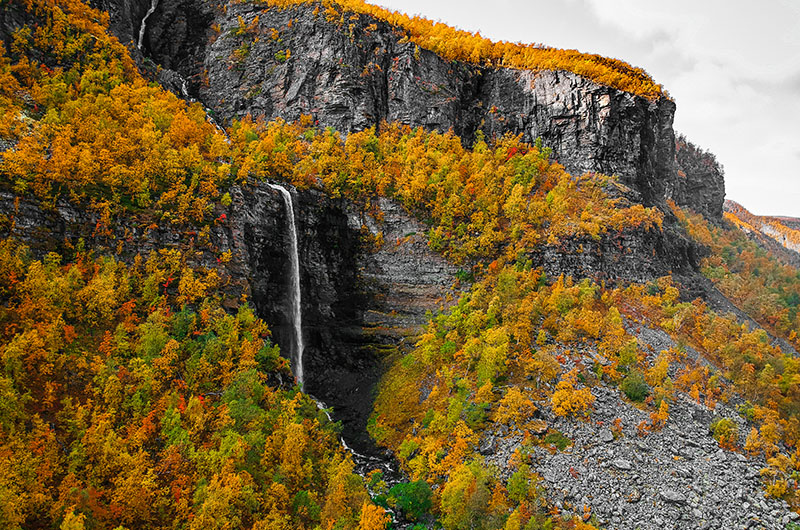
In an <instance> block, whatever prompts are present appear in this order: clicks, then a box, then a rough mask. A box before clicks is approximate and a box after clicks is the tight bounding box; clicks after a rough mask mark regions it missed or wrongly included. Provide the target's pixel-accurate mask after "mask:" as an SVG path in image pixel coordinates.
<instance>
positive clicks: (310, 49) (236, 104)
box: [200, 4, 675, 204]
mask: <svg viewBox="0 0 800 530" xmlns="http://www.w3.org/2000/svg"><path fill="white" fill-rule="evenodd" d="M239 17H241V20H243V21H244V27H245V28H247V29H245V30H242V29H240V26H242V23H240V22H239V20H240V19H239ZM256 17H258V21H257V22H254V21H255V19H256ZM216 22H217V23H218V24H219V25H220V27H221V32H220V34H219V36H218V37H217V38H216V40H215V41H214V42H213V43H212V44H211V45H210V46H209V48H208V49H207V50H206V52H205V53H206V55H205V68H206V70H207V72H208V84H207V85H206V86H204V87H202V88H201V89H200V98H201V99H202V100H203V101H204V102H205V103H206V105H208V106H209V107H211V108H213V109H215V111H217V112H218V113H219V115H220V116H221V117H222V118H223V119H224V120H230V119H232V118H236V117H241V116H243V115H245V114H252V115H254V116H264V117H265V118H268V119H269V118H275V117H281V118H284V119H286V120H295V119H297V118H299V117H300V116H301V115H302V114H310V115H312V116H313V117H314V119H315V120H317V121H318V122H319V124H320V125H321V126H332V127H334V128H336V129H338V130H340V131H342V132H345V133H347V132H351V131H358V130H362V129H364V128H366V127H369V126H372V125H375V124H379V123H380V122H381V121H382V120H387V121H390V122H400V123H404V124H407V125H411V126H422V127H425V128H427V129H434V130H439V131H447V130H451V129H452V130H453V131H454V132H455V133H456V134H458V135H459V136H460V137H462V138H463V139H464V141H466V142H467V143H471V142H472V141H473V140H474V138H475V136H476V134H477V132H478V131H479V130H480V131H483V132H484V133H485V135H486V136H487V137H494V136H501V135H503V134H506V133H513V134H521V135H522V137H523V139H524V140H526V141H529V142H533V141H534V140H535V139H536V138H538V137H541V138H542V140H543V143H544V145H545V146H549V147H552V148H553V151H554V153H555V156H556V158H557V159H558V161H559V162H561V163H562V164H564V166H565V167H566V168H567V169H568V170H569V171H571V172H574V173H579V174H581V173H584V172H587V171H598V172H603V173H607V174H616V175H619V176H620V177H621V179H622V182H623V183H625V184H626V185H629V186H630V187H632V188H634V189H636V190H638V191H639V192H640V193H641V196H642V199H643V200H644V202H645V203H646V204H658V203H660V202H661V201H663V197H664V191H665V186H666V183H667V181H668V180H670V179H672V178H673V177H674V175H675V170H674V150H675V146H674V136H673V132H672V118H673V114H674V109H675V105H674V103H673V102H672V101H670V100H668V99H666V98H662V99H659V100H657V101H648V100H647V99H644V98H641V97H637V96H633V95H631V94H628V93H626V92H621V91H618V90H614V89H611V88H608V87H605V86H601V85H598V84H596V83H594V82H592V81H589V80H587V79H584V78H582V77H580V76H577V75H574V74H572V73H568V72H563V71H539V72H532V71H524V70H514V69H509V68H489V67H478V66H474V65H468V64H465V63H459V62H456V61H447V60H445V59H443V58H442V57H440V56H438V55H436V54H435V53H432V52H430V51H428V50H424V49H421V48H419V47H417V46H416V45H415V44H413V43H410V42H403V41H402V40H401V38H400V37H401V36H402V34H401V33H400V32H399V30H397V29H396V28H393V27H390V26H388V25H387V24H385V23H383V22H381V21H378V20H375V19H373V18H371V17H367V16H358V17H355V18H353V19H352V20H350V19H348V20H346V21H344V22H339V21H338V19H337V20H335V21H328V20H326V17H325V14H324V10H321V11H320V12H318V13H316V14H315V13H314V11H313V8H312V7H308V6H303V7H296V8H291V9H287V10H277V9H269V10H265V9H262V8H259V7H256V6H253V5H248V4H231V5H229V6H228V9H227V13H226V14H225V15H222V16H220V17H218V18H217V21H216ZM290 26H291V27H290ZM273 28H274V30H275V32H273Z"/></svg>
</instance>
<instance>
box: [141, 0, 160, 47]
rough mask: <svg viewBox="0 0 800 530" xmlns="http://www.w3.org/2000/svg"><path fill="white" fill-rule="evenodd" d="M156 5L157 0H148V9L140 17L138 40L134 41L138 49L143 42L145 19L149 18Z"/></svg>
mask: <svg viewBox="0 0 800 530" xmlns="http://www.w3.org/2000/svg"><path fill="white" fill-rule="evenodd" d="M157 7H158V0H150V9H148V10H147V13H146V14H145V15H144V17H143V18H142V25H141V26H139V42H137V43H136V47H137V48H139V49H140V50H141V49H142V45H143V44H144V32H145V30H146V29H147V19H148V18H150V15H152V14H153V12H154V11H155V10H156V8H157Z"/></svg>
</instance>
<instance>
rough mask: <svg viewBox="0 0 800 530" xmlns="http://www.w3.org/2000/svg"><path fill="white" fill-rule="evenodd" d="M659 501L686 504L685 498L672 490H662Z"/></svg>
mask: <svg viewBox="0 0 800 530" xmlns="http://www.w3.org/2000/svg"><path fill="white" fill-rule="evenodd" d="M659 495H660V496H661V500H663V501H664V502H669V503H672V504H686V497H684V496H683V495H681V494H680V493H678V492H677V491H673V490H664V491H662V492H661V493H660V494H659Z"/></svg>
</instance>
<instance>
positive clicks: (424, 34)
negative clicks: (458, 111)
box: [258, 0, 665, 100]
mask: <svg viewBox="0 0 800 530" xmlns="http://www.w3.org/2000/svg"><path fill="white" fill-rule="evenodd" d="M258 1H259V2H260V3H263V4H266V5H268V6H271V7H278V8H282V9H286V8H289V7H291V6H295V5H304V4H309V5H316V6H317V12H318V13H319V14H320V15H324V16H325V17H326V18H327V19H328V20H329V21H339V22H340V23H342V24H348V23H350V22H351V21H352V20H354V18H353V17H355V18H356V19H357V18H358V17H359V16H369V17H372V18H374V19H378V20H382V21H385V22H387V23H389V24H391V25H392V26H395V27H397V28H399V29H400V30H401V31H403V32H404V33H405V36H406V37H407V38H408V40H410V41H411V42H414V43H416V44H417V45H419V46H421V47H422V48H425V49H428V50H431V51H433V52H435V53H436V54H438V55H440V56H442V57H444V58H445V59H448V60H453V61H463V62H467V63H472V64H477V65H488V66H502V67H508V68H519V69H525V70H566V71H568V72H573V73H575V74H578V75H580V76H582V77H586V78H588V79H591V80H593V81H595V82H597V83H599V84H601V85H606V86H609V87H612V88H616V89H618V90H623V91H625V92H630V93H633V94H636V95H639V96H643V97H646V98H648V99H651V100H655V99H658V98H660V97H663V96H665V93H664V90H663V88H662V87H661V85H658V84H656V83H655V81H653V79H652V78H651V77H650V76H649V75H648V74H647V72H645V71H644V70H642V69H641V68H636V67H633V66H631V65H629V64H627V63H625V62H623V61H620V60H618V59H610V58H608V57H603V56H601V55H596V54H589V53H581V52H579V51H577V50H562V49H558V48H550V47H547V46H541V45H523V44H519V43H511V42H505V41H502V42H493V41H491V40H489V39H486V38H484V37H482V36H481V35H480V33H471V32H468V31H463V30H459V29H456V28H453V27H451V26H448V25H446V24H442V23H437V22H433V21H431V20H428V19H426V18H422V17H419V16H414V17H409V16H408V15H405V14H403V13H399V12H395V11H390V10H387V9H384V8H381V7H378V6H375V5H372V4H368V3H367V2H365V1H364V0H321V1H320V0H258Z"/></svg>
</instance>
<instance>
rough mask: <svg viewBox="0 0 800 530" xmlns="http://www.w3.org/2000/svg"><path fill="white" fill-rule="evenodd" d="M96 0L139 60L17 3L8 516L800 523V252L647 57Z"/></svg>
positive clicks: (66, 20) (5, 426) (426, 30)
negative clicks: (692, 126)
mask: <svg viewBox="0 0 800 530" xmlns="http://www.w3.org/2000/svg"><path fill="white" fill-rule="evenodd" d="M104 7H106V8H108V9H109V10H110V11H111V12H112V15H111V19H110V20H111V24H112V26H113V28H114V31H115V32H116V34H117V35H119V36H120V37H122V39H123V41H124V42H130V41H136V42H138V35H139V29H140V27H141V26H142V25H143V24H144V31H143V34H144V40H143V43H142V44H143V46H142V48H141V50H139V49H138V47H136V46H131V47H130V48H129V49H126V48H124V47H123V46H121V45H120V44H119V43H118V42H117V41H116V40H115V39H114V38H112V37H110V36H109V34H108V30H107V27H106V24H107V19H106V15H104V14H102V13H101V12H99V11H95V10H93V9H90V8H89V7H87V6H86V5H85V4H82V3H81V2H79V1H77V0H63V1H59V2H55V3H53V2H37V1H33V2H30V3H18V2H5V3H4V4H3V9H2V18H1V19H0V37H2V40H3V42H4V48H3V49H2V50H0V51H2V60H0V69H1V70H0V75H2V78H3V80H4V83H3V84H2V88H0V96H2V98H1V99H0V110H2V114H3V116H4V117H5V120H4V121H3V129H2V131H0V136H2V144H1V145H2V161H1V162H0V175H2V192H1V193H0V205H2V214H3V217H2V219H0V220H2V223H0V228H2V230H3V237H5V238H6V239H5V240H4V242H3V243H2V245H3V246H2V248H1V249H0V250H2V252H0V256H2V260H3V261H2V267H0V289H2V290H1V291H0V292H2V293H3V296H2V305H0V329H2V335H0V337H2V340H0V361H2V364H0V368H1V369H2V373H0V377H1V378H2V379H0V385H2V388H1V389H2V392H3V394H4V399H3V400H2V402H3V406H2V407H0V426H2V431H0V448H1V450H0V467H2V469H4V470H5V472H4V473H3V474H2V476H3V477H4V478H3V479H2V481H0V488H3V492H4V494H3V495H0V506H2V510H1V511H0V513H2V514H3V517H4V518H5V519H4V522H5V523H7V525H8V526H10V527H53V526H61V527H63V528H73V527H74V528H81V527H107V526H108V527H118V526H122V527H126V528H140V527H141V528H154V527H155V528H160V527H164V528H166V527H175V526H181V525H182V526H188V527H197V528H201V527H202V528H206V527H215V526H217V527H220V528H221V527H252V528H362V529H373V528H376V529H377V528H386V527H387V525H388V523H389V519H390V518H392V519H393V520H394V521H393V524H394V525H395V526H399V527H406V528H410V527H414V526H415V525H416V528H420V527H424V528H434V527H438V526H439V525H441V526H443V527H444V528H447V529H460V528H487V529H488V528H505V529H508V530H516V529H522V528H531V529H533V528H553V527H559V528H578V529H581V528H591V527H594V526H598V525H599V526H604V527H609V528H628V527H632V526H640V527H642V528H660V527H665V526H666V527H669V525H670V524H673V525H674V526H675V527H695V526H697V527H702V526H706V527H727V526H731V525H734V524H742V523H744V524H747V525H748V526H754V527H761V528H783V527H785V526H786V524H787V523H789V522H791V521H794V520H796V519H797V518H798V515H797V514H796V513H795V512H794V511H792V510H794V509H797V506H798V495H797V487H798V484H797V481H796V476H797V473H798V472H800V471H798V470H800V463H798V456H797V452H796V444H797V442H798V440H800V420H798V413H800V409H799V408H798V406H797V403H798V398H800V395H798V383H797V382H798V381H800V375H798V374H800V364H798V363H797V361H796V359H795V357H794V356H793V346H794V347H797V346H800V343H798V340H799V339H798V336H797V328H798V327H800V325H799V324H800V321H799V320H798V313H797V301H798V300H800V276H798V273H797V269H796V268H793V267H791V266H786V265H783V264H780V263H779V262H778V261H776V259H775V258H774V257H773V256H771V255H770V254H768V253H766V252H764V251H763V250H761V249H759V248H758V247H756V246H755V244H753V243H752V242H750V241H748V240H747V239H746V238H745V237H744V236H743V235H742V234H741V233H739V232H738V231H737V230H734V229H732V228H731V227H730V226H729V225H727V224H726V223H724V222H723V221H722V220H721V219H720V213H721V201H722V197H723V194H724V187H723V184H722V173H721V168H720V167H719V166H718V165H717V164H716V162H715V161H714V160H713V157H711V156H710V155H708V154H707V153H704V152H702V150H699V149H697V148H695V147H694V146H691V144H689V143H688V142H685V141H684V140H682V139H679V140H678V142H677V143H676V141H675V134H674V132H673V131H672V112H673V109H674V103H673V102H672V101H670V100H669V99H668V98H667V97H666V96H665V95H664V94H663V92H662V91H661V90H660V88H659V87H657V86H656V85H655V84H654V83H652V81H651V80H650V79H649V77H647V76H646V75H645V74H643V72H641V71H640V70H636V69H633V68H631V67H629V66H627V65H624V64H623V63H620V62H618V61H613V60H604V59H602V58H598V57H596V56H576V55H575V54H573V53H571V52H558V51H552V50H540V51H541V52H542V53H541V54H540V55H541V56H550V57H551V58H553V59H554V60H555V61H556V62H554V63H546V65H549V66H553V67H559V68H561V67H563V68H572V69H573V70H576V71H577V72H564V71H560V70H559V71H554V70H546V69H537V70H523V69H518V68H517V67H519V66H523V65H528V66H530V65H534V66H537V67H538V66H542V64H540V63H536V62H535V60H534V59H533V58H530V60H531V61H534V62H531V63H528V62H526V63H524V64H523V63H513V61H517V60H522V59H520V56H523V58H524V54H525V53H526V52H527V51H530V52H532V53H533V52H534V51H536V49H535V48H524V47H518V46H508V45H504V44H500V45H493V44H491V43H486V42H487V41H484V40H482V39H479V38H477V37H475V36H468V35H465V34H463V33H458V32H454V30H450V29H447V28H439V29H435V28H434V29H435V31H433V30H431V28H433V26H431V24H430V23H428V22H425V21H419V20H409V19H407V18H403V17H402V16H399V15H393V14H390V13H386V12H384V11H381V10H378V9H375V8H372V7H370V6H368V5H366V4H362V3H360V2H325V3H307V2H280V3H276V2H268V3H265V4H248V3H231V4H225V5H223V6H215V5H212V4H207V3H205V2H201V1H183V2H170V1H168V0H162V1H161V2H159V3H157V4H156V3H154V4H147V5H146V4H144V3H139V2H133V1H119V2H116V1H107V2H106V3H105V4H104ZM150 7H154V8H155V9H154V10H152V13H151V15H150V16H148V17H147V19H146V21H145V20H144V17H145V15H146V13H147V12H148V10H149V8H150ZM171 22H176V23H175V24H171ZM440 34H445V35H450V36H455V37H457V38H463V39H464V43H463V44H459V45H457V46H455V47H453V46H441V43H440V44H437V42H436V41H435V37H436V36H437V35H440ZM206 37H212V38H211V39H210V41H209V40H208V39H207V38H206ZM425 46H427V47H429V48H431V49H432V50H428V49H425ZM331 50H333V52H332V51H331ZM465 50H469V52H470V53H469V54H466V55H465ZM435 52H436V53H435ZM131 53H132V54H133V58H135V59H136V60H137V61H138V62H139V66H140V68H141V70H142V72H144V74H145V75H153V76H157V77H158V79H160V80H161V81H162V82H163V83H164V84H165V85H166V86H170V87H172V88H173V89H174V91H175V92H177V93H179V94H180V93H183V94H182V95H183V97H184V98H185V99H181V98H179V97H176V95H174V94H169V93H168V92H166V91H165V90H164V89H162V88H161V87H158V86H154V85H151V84H148V83H147V82H145V80H144V77H143V75H142V74H140V72H139V71H138V70H137V68H136V64H135V63H134V60H133V59H132V58H131V55H130V54H131ZM437 53H438V54H437ZM536 53H537V54H539V52H536ZM142 54H144V55H146V56H148V58H146V59H145V58H144V57H143V56H142ZM548 54H549V55H548ZM575 59H580V60H581V61H583V60H586V61H588V62H587V63H586V64H584V65H582V66H581V68H589V69H590V70H591V69H592V68H594V66H596V65H599V67H601V68H600V73H592V72H590V71H586V70H583V71H581V70H579V69H578V67H577V66H574V64H575V63H574V60H575ZM153 60H155V61H157V62H159V63H161V64H162V65H164V66H167V67H169V68H172V70H170V69H169V68H165V69H160V70H159V68H157V67H154V66H153V64H152V61H153ZM525 60H526V61H527V60H528V59H525ZM536 60H538V59H536ZM570 61H573V63H570ZM509 63H513V64H509ZM370 64H372V65H373V66H370ZM570 64H572V65H573V66H570ZM511 66H514V67H515V68H511ZM579 66H580V65H579ZM206 68H207V69H208V72H207V78H206V77H205V73H206V72H205V69H206ZM603 72H605V73H608V72H611V73H615V72H616V73H619V74H620V75H622V78H621V79H622V81H620V80H619V79H617V80H616V81H614V80H611V81H609V80H608V78H606V77H603V76H604V75H605V74H604V73H603ZM580 73H583V74H584V75H587V76H589V77H590V78H585V77H581V76H580V75H578V74H580ZM184 79H186V83H185V85H184V82H183V81H184ZM626 79H628V80H630V79H633V80H634V81H637V82H638V81H641V83H644V84H643V85H639V84H636V83H634V84H633V85H628V84H626V82H625V80H626ZM531 83H533V84H531ZM603 83H606V84H603ZM608 85H613V87H612V86H608ZM614 87H616V88H614ZM648 87H649V88H648ZM625 90H631V91H632V92H626V91H625ZM192 94H193V95H194V96H195V97H199V99H200V100H201V101H202V105H201V104H199V103H198V102H194V101H193V100H192V98H191V95H192ZM452 98H455V99H452ZM205 107H208V108H210V109H211V111H210V114H211V115H213V116H216V118H218V119H219V121H220V122H221V123H224V124H225V125H226V128H225V129H222V128H220V127H218V126H217V125H216V121H215V120H213V119H212V118H211V115H209V111H207V110H206V108H205ZM247 114H250V115H251V116H247ZM240 118H241V119H240ZM272 118H285V119H286V120H288V121H284V120H283V119H277V120H273V121H267V120H269V119H272ZM384 120H388V121H384ZM416 126H419V127H417V128H413V127H416ZM337 128H338V129H341V130H339V131H337V130H336V129H337ZM450 129H452V131H450ZM506 133H513V134H518V136H516V137H515V136H512V135H507V134H506ZM537 137H541V140H538V141H537ZM676 149H677V153H676ZM559 162H561V163H559ZM562 163H563V165H562ZM601 171H607V172H609V173H614V174H612V175H610V176H606V175H603V174H601V173H600V172H601ZM277 185H282V186H285V187H287V188H289V190H290V194H289V195H290V197H291V200H292V203H293V209H294V211H295V215H296V218H295V219H294V220H293V223H291V224H294V225H295V226H296V227H297V232H296V235H295V236H294V237H296V238H297V240H296V241H289V239H288V238H290V237H293V235H292V234H293V231H292V232H290V231H289V230H288V227H289V225H290V223H289V220H288V218H287V214H288V212H289V211H290V210H289V209H287V207H286V205H285V203H284V201H283V198H282V196H281V195H280V194H279V193H278V191H276V190H275V189H274V188H273V186H277ZM681 206H683V207H688V208H691V209H693V210H696V212H697V213H693V212H691V211H688V210H685V209H683V208H681ZM703 216H705V217H703ZM20 241H22V242H23V243H20ZM293 244H296V246H297V248H298V250H299V258H300V266H299V269H300V270H299V273H298V276H297V277H294V276H293V275H294V273H293V272H292V270H293V267H291V266H290V262H291V258H292V256H291V255H290V248H291V247H292V246H294V245H293ZM28 249H29V250H28ZM296 280H298V281H299V283H300V286H301V287H300V290H301V309H302V316H303V319H302V322H303V324H302V329H301V332H302V334H303V339H304V342H305V344H306V351H305V354H304V368H305V373H306V374H307V376H306V383H305V386H304V387H303V389H302V390H305V391H311V392H312V393H313V394H314V395H316V396H317V397H320V398H323V399H324V401H325V402H326V403H327V404H329V405H332V406H333V413H332V414H333V419H337V420H342V423H341V424H337V423H333V422H331V421H330V420H331V418H330V417H329V416H328V415H327V413H325V412H324V411H320V410H319V409H318V406H322V405H321V404H320V403H319V402H317V403H315V402H314V400H313V399H312V398H310V397H309V396H308V395H306V394H304V393H303V392H302V391H301V389H299V388H297V387H295V386H294V385H293V381H292V378H291V375H290V372H289V368H290V367H289V366H288V364H289V363H288V361H287V358H289V357H290V355H289V353H290V352H291V353H296V350H297V348H298V343H297V341H296V340H295V339H294V336H295V335H294V332H295V328H294V326H295V325H296V323H297V322H298V319H296V318H290V317H289V316H288V313H289V311H288V309H287V308H288V307H289V295H288V293H289V292H290V291H289V286H290V285H294V282H295V281H296ZM695 294H700V295H703V296H706V297H707V302H706V301H704V300H703V299H701V298H698V299H693V298H694V295H695ZM712 295H713V296H712ZM714 297H716V298H714ZM714 300H716V301H720V300H723V301H724V302H725V303H727V304H734V307H736V306H738V311H739V312H738V313H737V314H732V315H721V314H718V313H715V312H714V311H713V310H711V309H709V305H710V304H711V303H712V302H713V301H714ZM714 307H723V305H721V304H719V305H714ZM737 315H739V316H737ZM741 315H747V317H748V319H743V318H741ZM258 317H260V318H261V319H263V320H260V319H259V318H258ZM267 324H269V328H267ZM269 329H271V330H272V332H274V336H272V338H270V336H271V332H270V331H269ZM273 340H274V341H275V343H277V345H280V347H281V348H280V350H279V349H278V348H277V347H276V346H275V344H274V343H273V342H272V341H273ZM280 352H282V356H279V353H280ZM291 357H292V358H297V357H298V356H297V355H292V356H291ZM373 402H374V403H373ZM340 431H341V432H342V433H343V434H344V441H345V442H346V443H347V444H350V445H352V446H354V447H355V448H356V449H358V450H359V451H362V452H364V453H367V454H362V455H360V454H358V453H357V452H348V451H346V450H345V449H344V447H343V446H342V445H340V444H339V443H338V441H337V434H338V433H339V432H340ZM367 432H368V433H369V436H371V437H372V438H373V439H374V441H375V442H377V443H378V444H380V446H382V447H384V448H386V449H388V450H389V451H390V453H391V455H393V456H394V457H395V458H396V462H397V463H398V464H399V466H400V468H401V470H400V473H394V472H393V471H392V462H391V459H389V458H387V455H386V453H385V452H383V451H382V450H379V449H377V448H376V447H375V446H374V445H373V444H372V442H371V441H370V439H369V437H368V435H367ZM354 460H355V462H354ZM356 464H357V465H356ZM356 471H357V472H358V474H357V473H356ZM384 509H385V510H387V511H388V512H390V513H384Z"/></svg>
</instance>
